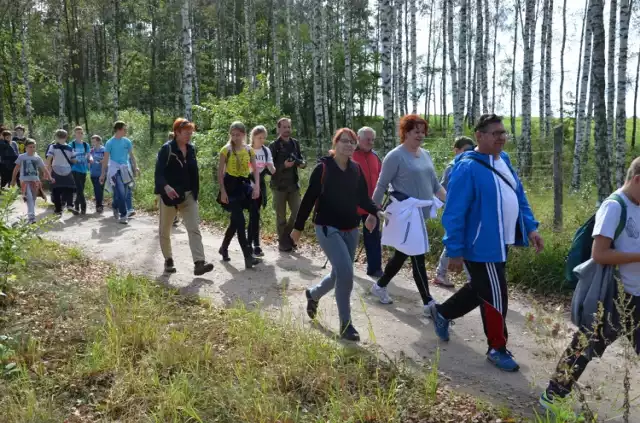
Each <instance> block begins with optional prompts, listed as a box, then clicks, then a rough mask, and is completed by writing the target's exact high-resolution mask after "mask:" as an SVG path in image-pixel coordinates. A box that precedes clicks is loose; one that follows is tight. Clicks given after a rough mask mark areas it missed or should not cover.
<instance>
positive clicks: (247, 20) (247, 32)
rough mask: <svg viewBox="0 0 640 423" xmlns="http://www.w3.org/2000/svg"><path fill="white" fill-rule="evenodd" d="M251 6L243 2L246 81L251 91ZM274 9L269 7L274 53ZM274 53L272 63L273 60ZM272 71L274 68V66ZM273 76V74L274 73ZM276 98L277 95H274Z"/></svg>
mask: <svg viewBox="0 0 640 423" xmlns="http://www.w3.org/2000/svg"><path fill="white" fill-rule="evenodd" d="M251 12H252V5H251V0H244V39H245V42H246V43H247V81H248V82H249V86H250V87H251V88H252V89H255V88H256V68H255V63H256V59H255V42H254V39H253V27H254V25H253V20H252V19H251ZM274 16H275V8H274V5H271V19H272V22H271V25H272V27H271V40H272V43H273V46H272V49H273V50H274V51H275V42H274V39H275V28H274V25H275V19H274ZM275 55H276V54H275V53H274V61H275V60H276V59H275ZM273 69H274V70H275V69H276V67H275V66H274V68H273ZM274 75H275V73H274ZM273 80H274V82H275V81H276V77H275V76H274V77H273ZM276 96H277V94H276Z"/></svg>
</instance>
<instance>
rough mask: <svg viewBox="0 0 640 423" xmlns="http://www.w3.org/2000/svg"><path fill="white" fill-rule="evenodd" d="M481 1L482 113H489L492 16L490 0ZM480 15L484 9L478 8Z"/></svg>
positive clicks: (479, 0)
mask: <svg viewBox="0 0 640 423" xmlns="http://www.w3.org/2000/svg"><path fill="white" fill-rule="evenodd" d="M478 2H479V3H483V7H484V19H483V23H482V26H483V32H482V34H483V42H484V44H483V46H482V63H480V76H481V78H480V89H481V90H482V113H489V75H488V72H487V68H488V66H489V64H488V63H487V62H488V56H489V39H490V33H491V31H490V30H489V27H490V25H489V22H490V18H491V16H490V15H489V0H484V2H483V1H482V0H478ZM478 16H482V10H481V9H480V8H478Z"/></svg>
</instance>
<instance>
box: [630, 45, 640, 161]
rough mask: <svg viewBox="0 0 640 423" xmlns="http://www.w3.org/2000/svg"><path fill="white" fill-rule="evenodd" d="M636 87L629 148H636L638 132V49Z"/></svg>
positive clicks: (639, 61) (639, 72) (639, 59)
mask: <svg viewBox="0 0 640 423" xmlns="http://www.w3.org/2000/svg"><path fill="white" fill-rule="evenodd" d="M636 61H637V62H636V88H635V90H634V95H633V132H632V135H631V149H632V150H635V148H636V134H637V133H638V86H639V85H640V84H639V82H640V51H639V52H638V54H637V56H636Z"/></svg>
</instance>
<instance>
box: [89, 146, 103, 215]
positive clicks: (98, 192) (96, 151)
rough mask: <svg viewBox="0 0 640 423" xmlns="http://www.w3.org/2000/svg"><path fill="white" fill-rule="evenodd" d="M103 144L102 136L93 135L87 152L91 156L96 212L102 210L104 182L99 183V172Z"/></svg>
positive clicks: (100, 169)
mask: <svg viewBox="0 0 640 423" xmlns="http://www.w3.org/2000/svg"><path fill="white" fill-rule="evenodd" d="M104 152H105V149H104V145H102V137H101V136H100V135H93V136H92V137H91V151H90V152H89V154H90V155H91V157H92V158H93V162H92V163H91V165H90V169H89V171H90V175H91V183H92V184H93V196H94V197H95V199H96V213H102V212H103V211H104V205H103V204H102V202H103V200H104V184H101V183H100V174H101V173H102V160H103V159H104Z"/></svg>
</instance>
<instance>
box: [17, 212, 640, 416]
mask: <svg viewBox="0 0 640 423" xmlns="http://www.w3.org/2000/svg"><path fill="white" fill-rule="evenodd" d="M23 208H24V205H22V204H19V205H17V208H16V209H17V210H16V212H18V211H20V212H21V211H22V209H23ZM91 211H92V210H90V212H91ZM38 212H39V218H41V217H43V216H45V215H48V214H50V213H51V209H39V210H38ZM157 227H158V222H157V218H156V217H154V216H139V217H136V218H134V219H132V220H131V221H130V223H129V225H121V224H118V223H116V222H115V220H114V218H113V216H112V214H111V213H110V210H109V209H107V211H105V213H104V215H102V216H99V215H95V214H88V215H86V216H72V215H70V214H68V213H65V215H64V216H63V218H62V219H61V220H60V222H58V223H56V224H55V225H54V226H53V227H52V228H51V229H50V230H49V231H48V232H47V233H46V234H45V237H46V238H48V239H51V240H54V241H58V242H61V243H63V244H66V245H70V246H75V247H77V248H79V249H81V250H82V251H83V252H84V253H86V254H88V255H89V256H93V257H95V258H97V259H100V260H105V261H109V262H112V263H114V264H116V265H117V266H118V267H120V268H121V269H123V270H126V271H131V272H133V273H137V274H144V275H147V276H150V277H153V278H157V279H158V280H160V281H162V282H163V283H165V284H168V285H170V286H172V287H175V288H178V289H179V290H180V291H181V292H184V293H189V294H197V295H200V296H202V297H206V298H210V299H211V300H212V301H214V303H216V304H220V305H230V304H233V303H234V302H236V301H242V302H244V303H245V304H246V305H247V306H249V307H259V308H260V309H261V310H263V311H264V312H265V313H269V314H271V315H273V316H274V317H275V318H282V319H288V320H293V322H294V324H296V325H300V326H301V327H302V328H304V330H317V329H314V328H312V326H311V325H310V324H309V319H308V317H307V316H306V313H305V306H306V300H305V296H304V289H305V288H306V287H308V286H310V285H312V284H314V283H316V282H318V281H319V280H320V278H321V277H322V276H323V274H325V273H326V270H323V269H322V265H323V263H324V261H325V256H324V255H323V254H322V252H321V251H317V250H313V249H305V250H304V252H302V253H293V254H285V253H280V252H278V251H277V249H276V248H274V247H269V246H268V247H265V254H266V255H265V257H264V263H263V264H261V265H259V266H257V267H256V268H255V269H252V270H245V269H244V262H243V260H242V254H241V253H240V249H239V247H238V245H237V242H236V241H235V240H234V242H233V243H232V249H231V251H230V255H231V262H229V263H223V262H222V261H221V260H220V256H219V255H218V254H217V251H218V247H219V245H220V242H221V239H222V237H221V235H220V234H218V233H216V232H214V231H208V230H203V242H204V245H205V249H206V252H207V258H208V259H209V260H211V261H213V262H214V263H215V265H216V268H215V269H214V271H213V272H211V273H209V274H207V275H205V276H204V277H194V276H193V263H192V260H191V253H190V251H189V245H188V242H187V235H186V231H185V229H184V227H183V226H182V225H180V226H179V227H178V228H175V229H174V235H173V251H174V259H175V262H176V267H177V268H178V273H177V274H175V275H172V276H170V277H167V276H164V275H162V265H163V258H162V255H161V253H160V247H159V243H158V230H157ZM308 236H310V235H309V234H308ZM371 283H372V281H371V279H370V278H368V277H367V276H366V274H365V272H364V271H363V269H362V268H358V269H357V272H356V279H355V285H354V292H353V296H352V307H353V320H354V325H355V327H356V328H358V330H359V332H360V334H361V337H362V345H364V346H366V347H368V348H379V349H381V350H383V351H384V352H385V353H386V354H388V355H389V356H390V357H392V358H405V359H407V360H409V362H410V363H415V364H416V365H417V366H423V365H430V364H431V363H432V360H434V359H435V356H436V351H437V349H438V348H439V349H440V361H439V363H438V367H439V369H440V371H441V374H442V380H443V382H445V383H448V384H449V385H450V386H452V387H453V388H454V389H458V390H460V391H464V392H467V393H472V394H474V395H476V396H478V397H481V398H484V399H487V400H489V401H491V402H492V403H494V404H496V405H506V406H508V407H510V408H512V409H514V411H516V412H520V413H525V414H527V415H531V414H532V413H533V410H534V409H535V410H539V407H538V406H537V401H538V397H539V394H540V392H541V390H542V389H543V388H544V387H545V386H546V383H547V381H548V377H549V374H550V373H551V371H552V370H553V368H554V366H555V364H556V360H557V357H558V353H559V352H560V351H561V350H562V349H564V347H565V346H566V345H567V343H568V342H569V339H570V334H571V331H572V330H573V328H572V327H571V324H570V322H569V317H568V314H567V313H565V312H564V311H563V310H560V311H558V313H557V314H556V316H555V317H548V319H556V320H546V323H545V322H544V321H545V318H544V317H543V316H544V315H543V314H542V310H540V309H539V308H535V309H534V308H533V307H532V306H531V304H530V303H529V302H528V301H523V302H518V301H517V300H513V299H512V300H511V301H510V304H509V315H508V326H509V333H510V340H509V348H510V350H511V351H512V352H513V353H514V355H515V357H516V359H517V361H518V363H519V364H520V366H521V370H520V372H518V373H504V372H501V371H499V370H497V369H496V368H495V367H493V366H492V365H491V364H489V363H488V362H487V361H486V358H485V353H486V348H487V346H486V340H485V336H484V332H483V329H482V324H481V320H480V314H479V312H478V311H477V310H476V311H474V312H472V313H471V314H469V315H468V316H466V317H464V318H462V319H459V320H457V321H456V324H455V326H453V327H452V331H451V341H450V342H449V343H447V344H442V343H439V342H438V338H437V337H436V335H435V334H434V331H433V327H432V324H431V321H430V320H428V319H425V318H424V317H422V314H421V313H422V305H421V302H420V296H419V294H418V292H417V289H416V288H415V285H414V283H413V281H412V280H410V279H408V278H407V277H401V276H398V277H397V278H396V279H395V280H394V281H393V282H392V284H391V285H390V288H389V292H390V295H391V296H392V298H393V299H394V303H393V304H392V305H382V304H379V303H378V302H377V300H376V299H375V298H373V297H372V296H371V295H370V294H369V288H370V286H371ZM431 290H432V293H433V295H434V297H435V298H436V300H438V301H443V300H445V299H446V298H447V297H448V296H450V295H451V293H452V291H449V290H446V289H441V288H438V287H433V286H432V287H431ZM530 313H531V314H533V315H534V316H535V320H534V321H535V322H536V323H538V322H540V323H538V324H537V325H532V324H531V323H528V322H529V316H530ZM320 321H321V322H322V324H323V326H324V327H325V328H326V329H328V330H331V331H335V330H336V329H337V326H338V318H337V310H336V306H335V301H334V298H333V296H332V295H328V296H326V297H325V298H323V299H322V301H321V315H320ZM554 322H559V323H560V325H559V329H560V331H559V335H557V336H555V337H553V336H551V335H550V334H549V332H550V331H551V328H552V327H553V325H554ZM554 348H555V349H557V350H558V352H554ZM622 364H623V359H622V354H621V348H620V343H616V344H615V345H614V346H612V347H610V349H609V350H608V351H607V354H606V355H605V357H604V358H603V359H601V360H595V361H594V362H592V363H591V365H590V366H589V368H588V369H587V371H586V372H585V374H584V375H583V377H582V379H581V382H582V383H583V384H584V385H585V387H586V389H585V392H586V393H587V396H588V398H589V402H590V404H591V406H592V408H593V409H595V410H597V411H598V413H599V414H600V417H601V418H603V420H604V419H607V420H608V421H614V422H617V421H622V418H621V417H620V415H621V411H620V407H621V404H622V367H621V365H622ZM639 380H640V377H639V376H638V370H637V368H633V369H632V381H631V385H632V392H631V398H632V399H634V398H636V397H638V395H639V394H638V391H639V390H640V385H639V384H638V382H639ZM639 401H640V400H638V399H637V398H636V399H635V401H634V403H633V407H634V409H633V410H632V413H631V415H632V419H631V421H633V422H640V412H638V411H639V408H640V407H639Z"/></svg>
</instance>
